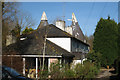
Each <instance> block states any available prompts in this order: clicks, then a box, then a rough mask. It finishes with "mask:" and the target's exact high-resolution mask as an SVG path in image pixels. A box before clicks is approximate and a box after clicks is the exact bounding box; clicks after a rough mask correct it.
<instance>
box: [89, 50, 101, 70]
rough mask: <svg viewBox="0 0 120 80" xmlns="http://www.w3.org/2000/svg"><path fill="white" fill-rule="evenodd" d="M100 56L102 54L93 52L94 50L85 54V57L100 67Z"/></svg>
mask: <svg viewBox="0 0 120 80" xmlns="http://www.w3.org/2000/svg"><path fill="white" fill-rule="evenodd" d="M101 56H102V54H100V53H99V52H96V53H95V51H91V52H89V53H88V54H87V59H88V60H89V61H91V62H92V63H94V64H95V65H96V66H97V68H100V64H101Z"/></svg>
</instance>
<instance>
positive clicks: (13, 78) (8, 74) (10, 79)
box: [2, 66, 34, 80]
mask: <svg viewBox="0 0 120 80" xmlns="http://www.w3.org/2000/svg"><path fill="white" fill-rule="evenodd" d="M2 80H34V79H31V78H28V77H25V76H22V75H21V74H20V73H18V72H17V71H16V70H14V69H13V68H10V67H7V66H2Z"/></svg>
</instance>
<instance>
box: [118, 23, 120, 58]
mask: <svg viewBox="0 0 120 80" xmlns="http://www.w3.org/2000/svg"><path fill="white" fill-rule="evenodd" d="M118 56H120V23H119V24H118Z"/></svg>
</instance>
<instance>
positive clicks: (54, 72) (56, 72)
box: [50, 63, 63, 79]
mask: <svg viewBox="0 0 120 80" xmlns="http://www.w3.org/2000/svg"><path fill="white" fill-rule="evenodd" d="M50 75H51V78H52V79H60V78H63V69H62V66H61V65H60V64H59V63H53V64H51V67H50Z"/></svg>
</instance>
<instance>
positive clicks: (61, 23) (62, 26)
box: [55, 20, 65, 31]
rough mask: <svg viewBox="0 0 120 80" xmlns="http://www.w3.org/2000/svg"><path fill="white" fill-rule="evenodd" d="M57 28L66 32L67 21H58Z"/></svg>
mask: <svg viewBox="0 0 120 80" xmlns="http://www.w3.org/2000/svg"><path fill="white" fill-rule="evenodd" d="M55 24H56V27H58V28H59V29H61V30H63V31H65V21H62V20H58V21H56V23H55Z"/></svg>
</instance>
